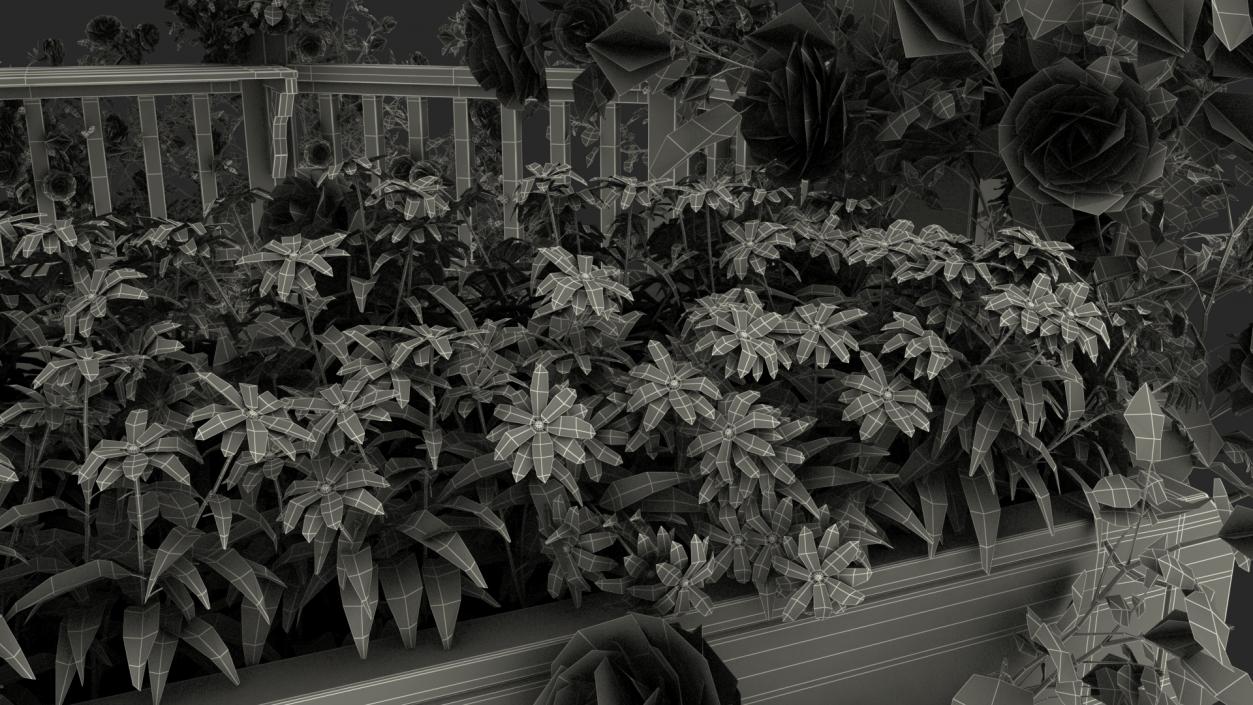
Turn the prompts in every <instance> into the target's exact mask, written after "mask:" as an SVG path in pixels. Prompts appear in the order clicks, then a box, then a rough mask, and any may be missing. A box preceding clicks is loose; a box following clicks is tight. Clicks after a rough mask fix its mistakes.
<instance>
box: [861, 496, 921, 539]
mask: <svg viewBox="0 0 1253 705" xmlns="http://www.w3.org/2000/svg"><path fill="white" fill-rule="evenodd" d="M872 496H873V497H874V501H873V502H871V503H870V504H869V505H867V509H870V510H871V511H875V512H878V513H879V514H882V515H883V516H885V517H887V518H889V519H891V520H892V521H894V522H896V523H898V524H900V525H901V526H903V527H905V528H906V529H909V530H910V531H912V532H914V533H915V534H916V535H918V537H919V538H921V539H922V540H923V541H926V542H927V543H931V542H933V541H934V540H935V537H934V536H933V535H932V534H931V532H929V531H927V529H926V528H925V527H923V525H922V522H921V521H919V519H918V516H917V515H916V514H914V510H913V509H912V508H910V506H909V504H908V503H906V502H905V499H904V498H903V497H901V496H900V495H899V494H897V492H896V490H894V489H892V488H891V487H883V488H881V489H880V490H879V491H878V492H876V493H875V494H874V495H872Z"/></svg>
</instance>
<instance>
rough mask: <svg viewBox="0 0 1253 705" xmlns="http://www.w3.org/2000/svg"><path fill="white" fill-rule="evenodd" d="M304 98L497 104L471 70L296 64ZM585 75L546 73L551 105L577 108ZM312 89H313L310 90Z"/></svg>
mask: <svg viewBox="0 0 1253 705" xmlns="http://www.w3.org/2000/svg"><path fill="white" fill-rule="evenodd" d="M291 68H293V69H295V71H296V73H297V75H298V77H299V82H300V84H301V91H302V92H309V93H337V94H345V95H369V94H386V95H390V96H402V97H403V96H410V97H418V98H470V99H476V100H492V99H494V96H493V95H492V93H491V91H488V90H487V89H485V88H483V87H482V86H480V85H479V82H478V81H476V80H475V79H474V75H473V74H472V73H471V72H470V69H469V67H466V66H433V65H417V64H292V65H291ZM580 73H581V71H580V70H579V69H573V68H550V69H547V70H546V71H545V79H546V81H547V84H548V97H549V102H550V103H551V102H572V101H573V100H574V80H575V79H576V78H578V76H579V74H580ZM306 86H307V87H308V88H306ZM710 97H711V98H713V99H714V100H720V101H729V100H731V99H732V97H733V96H732V93H731V91H730V90H729V89H728V88H727V85H726V82H725V81H723V80H721V79H719V80H717V81H715V82H714V87H713V90H712V92H711V94H710ZM614 102H617V103H628V104H644V103H647V102H648V94H647V92H646V91H645V90H644V89H643V88H640V87H637V88H634V89H632V90H630V91H627V92H626V93H624V94H621V95H618V96H616V97H615V98H614Z"/></svg>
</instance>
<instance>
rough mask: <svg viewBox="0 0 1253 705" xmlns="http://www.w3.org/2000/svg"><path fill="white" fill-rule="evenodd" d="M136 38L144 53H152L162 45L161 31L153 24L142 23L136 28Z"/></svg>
mask: <svg viewBox="0 0 1253 705" xmlns="http://www.w3.org/2000/svg"><path fill="white" fill-rule="evenodd" d="M135 36H136V37H137V38H138V39H139V46H141V47H143V49H144V51H152V50H153V49H155V48H156V47H157V45H158V44H160V43H161V30H160V29H158V28H157V26H156V25H155V24H152V23H151V22H141V23H140V24H138V25H136V26H135Z"/></svg>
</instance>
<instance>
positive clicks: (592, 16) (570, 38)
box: [545, 0, 615, 66]
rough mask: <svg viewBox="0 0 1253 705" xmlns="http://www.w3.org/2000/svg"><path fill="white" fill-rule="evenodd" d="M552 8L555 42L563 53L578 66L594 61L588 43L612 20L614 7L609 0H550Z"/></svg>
mask: <svg viewBox="0 0 1253 705" xmlns="http://www.w3.org/2000/svg"><path fill="white" fill-rule="evenodd" d="M545 5H547V6H549V7H551V8H552V10H553V19H552V32H553V43H554V44H556V45H557V51H558V53H560V54H561V55H562V56H563V57H565V58H567V59H569V60H570V61H573V62H574V63H575V64H578V65H579V66H586V65H587V64H590V63H592V55H591V53H590V52H588V50H587V43H588V42H590V41H591V40H593V39H595V38H596V35H598V34H600V33H601V32H604V31H605V30H606V29H608V28H609V25H611V24H613V21H614V15H615V12H614V10H615V8H614V3H613V2H610V0H550V1H549V2H547V3H545Z"/></svg>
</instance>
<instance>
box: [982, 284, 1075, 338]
mask: <svg viewBox="0 0 1253 705" xmlns="http://www.w3.org/2000/svg"><path fill="white" fill-rule="evenodd" d="M997 289H998V291H997V293H995V294H988V295H986V296H984V297H983V300H984V302H985V303H984V308H986V309H987V310H989V311H991V312H993V313H999V314H1001V327H1002V328H1009V329H1010V330H1013V329H1015V328H1018V329H1020V330H1022V332H1023V333H1028V334H1030V333H1034V332H1036V331H1037V330H1039V329H1040V324H1041V323H1043V322H1044V321H1045V320H1046V319H1049V318H1052V314H1053V312H1054V311H1055V310H1056V309H1057V307H1058V305H1059V303H1060V302H1059V301H1058V300H1057V295H1056V294H1055V293H1054V292H1053V280H1052V279H1050V278H1049V276H1048V275H1047V274H1038V275H1036V278H1035V279H1034V280H1032V282H1031V288H1030V289H1023V288H1022V287H1020V286H1018V285H1017V284H1005V285H1002V286H999V287H997ZM1041 335H1048V334H1047V333H1045V332H1043V331H1041Z"/></svg>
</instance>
